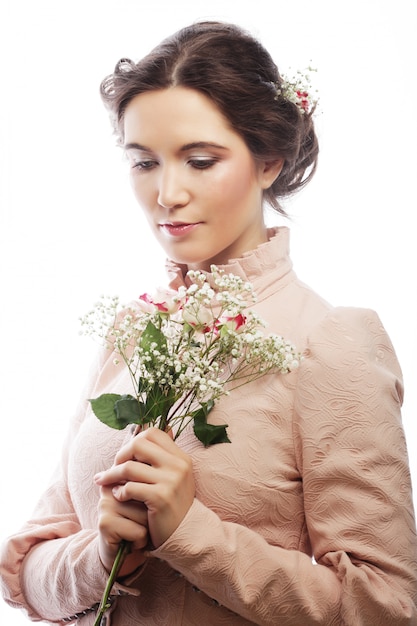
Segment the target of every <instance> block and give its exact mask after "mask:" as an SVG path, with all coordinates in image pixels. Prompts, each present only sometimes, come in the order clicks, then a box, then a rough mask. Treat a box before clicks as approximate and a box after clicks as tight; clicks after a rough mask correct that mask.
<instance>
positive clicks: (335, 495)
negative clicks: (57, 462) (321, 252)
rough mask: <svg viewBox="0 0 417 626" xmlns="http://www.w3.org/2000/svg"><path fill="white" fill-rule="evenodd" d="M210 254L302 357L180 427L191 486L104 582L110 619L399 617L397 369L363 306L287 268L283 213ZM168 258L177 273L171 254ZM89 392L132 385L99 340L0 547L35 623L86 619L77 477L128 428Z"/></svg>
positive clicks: (411, 571) (107, 454) (110, 452)
mask: <svg viewBox="0 0 417 626" xmlns="http://www.w3.org/2000/svg"><path fill="white" fill-rule="evenodd" d="M226 269H227V270H228V271H231V272H233V273H235V274H239V275H241V276H244V277H245V278H246V279H247V280H250V281H251V282H252V283H253V285H254V288H255V291H256V292H257V295H258V302H257V304H256V306H255V308H256V310H257V312H258V313H259V314H260V315H261V316H262V317H263V318H264V319H265V320H266V321H267V322H268V328H267V330H268V332H275V333H279V334H282V335H283V336H284V337H285V338H287V339H289V340H291V341H292V342H293V343H294V344H295V345H296V346H297V348H298V349H300V350H303V351H304V356H305V358H304V361H303V362H302V365H301V367H300V368H299V369H298V370H297V371H295V372H293V373H291V374H289V375H285V376H282V375H274V376H267V377H264V378H263V379H260V380H258V381H257V382H253V383H250V384H248V385H246V386H244V387H242V388H240V389H239V390H237V391H235V392H232V393H231V395H230V396H228V397H225V398H223V399H222V400H221V401H220V402H219V403H218V405H217V406H216V408H215V409H214V410H213V411H212V412H211V413H210V421H212V422H213V423H227V424H228V425H229V426H228V434H229V437H230V439H231V443H225V444H219V445H215V446H213V447H209V448H204V447H203V446H202V444H201V443H200V442H199V441H198V440H197V439H196V438H195V437H194V434H193V431H192V428H189V429H188V430H186V431H185V432H184V433H183V435H182V436H181V437H180V439H179V440H178V444H179V445H180V446H181V447H182V448H183V449H184V450H186V451H187V453H188V454H190V455H191V457H192V459H193V464H194V468H195V480H196V485H197V493H196V498H195V501H194V503H193V505H192V507H191V509H190V510H189V512H188V514H187V515H186V517H185V519H184V520H183V522H182V523H181V524H180V526H179V527H178V528H177V530H176V531H175V532H174V533H173V535H172V536H171V537H170V538H169V539H168V540H167V541H166V543H164V544H163V545H162V546H161V547H160V548H158V549H157V550H155V551H154V552H153V558H150V559H148V561H147V563H146V565H145V567H144V568H143V569H142V570H141V571H140V573H139V574H138V575H136V576H132V578H131V580H127V581H125V584H123V585H121V584H116V585H115V587H114V589H113V594H112V596H113V600H114V602H113V605H112V609H111V616H110V617H111V623H112V626H137V625H139V624H143V625H146V626H154V625H155V626H156V625H160V626H177V625H178V626H179V625H183V626H192V625H196V624H202V625H207V626H213V625H216V626H221V625H224V626H238V625H239V626H243V625H244V624H262V625H265V626H266V625H269V626H313V625H315V626H317V625H318V624H321V625H323V626H333V625H334V626H336V625H338V626H339V625H344V626H394V625H396V626H400V625H401V626H403V625H404V626H405V625H406V624H407V625H409V626H411V625H416V624H417V608H416V603H417V540H416V527H415V520H414V512H413V505H412V496H411V485H410V474H409V467H408V460H407V450H406V442H405V439H404V433H403V429H402V425H401V417H400V406H401V399H402V382H401V371H400V367H399V365H398V362H397V359H396V356H395V353H394V351H393V348H392V345H391V343H390V340H389V338H388V337H387V334H386V332H385V330H384V328H383V326H382V324H381V322H380V320H379V319H378V317H377V315H376V314H375V313H374V312H372V311H369V310H363V309H355V308H333V307H332V306H330V305H329V304H328V303H326V302H324V301H323V300H322V299H321V298H320V297H319V296H317V294H315V293H314V292H313V291H311V290H310V289H309V288H308V287H307V286H305V285H304V284H303V283H301V282H300V281H299V280H298V279H297V277H296V275H295V274H294V272H293V270H292V264H291V261H290V258H289V256H288V230H287V228H285V227H283V228H279V229H275V230H273V231H272V232H271V238H270V241H269V242H268V243H265V244H262V245H261V246H259V247H258V248H257V249H256V250H254V251H252V252H250V253H248V254H247V255H245V256H244V257H242V258H241V259H238V260H235V261H232V262H231V263H230V264H229V265H228V266H227V268H226ZM169 270H170V272H171V278H172V281H171V284H172V285H173V286H178V285H179V284H180V283H181V281H182V274H181V268H178V267H176V266H173V265H172V264H171V265H170V266H169ZM106 391H107V392H109V391H112V392H130V391H131V388H130V382H129V380H128V377H127V374H126V371H125V370H124V369H122V368H121V366H120V365H119V366H117V367H116V366H114V364H113V359H112V356H111V355H110V354H109V353H108V352H103V353H102V354H101V355H100V357H99V359H98V362H97V364H96V366H95V368H94V371H93V372H92V375H91V381H90V384H89V386H88V388H87V389H86V391H85V394H84V395H83V398H82V401H81V403H80V408H79V411H78V412H77V414H76V415H75V417H74V419H73V421H72V423H71V425H70V428H69V433H68V439H67V442H66V445H65V454H64V456H63V458H62V463H61V466H60V467H59V468H58V469H57V471H56V473H55V476H54V478H53V481H52V482H51V484H50V486H49V488H48V489H47V490H46V491H45V493H44V494H43V496H42V497H41V499H40V501H39V505H38V506H37V508H36V510H35V511H34V513H33V517H32V519H31V520H29V521H28V522H27V524H26V525H25V526H24V527H23V528H22V529H21V530H20V531H19V532H17V533H16V534H15V535H13V536H12V537H10V538H8V539H7V541H6V542H5V543H4V545H3V550H2V556H1V570H0V571H1V580H2V590H3V595H4V598H5V599H6V601H7V602H8V603H9V604H11V605H12V606H16V607H20V608H23V609H24V610H25V611H26V612H27V614H28V615H29V617H30V618H31V619H32V620H34V621H38V620H44V621H46V622H47V623H50V624H66V623H70V622H71V621H73V622H75V623H77V624H80V625H82V626H87V625H89V624H90V625H91V624H93V622H94V612H93V611H89V609H90V608H91V607H92V605H94V604H95V603H96V602H98V601H99V600H100V598H101V594H102V591H103V589H104V586H105V583H106V580H107V572H106V571H105V570H104V569H103V567H102V566H101V564H100V560H99V556H98V540H97V502H98V497H99V494H98V489H97V487H96V486H95V485H94V483H93V476H94V474H95V473H96V472H98V471H100V470H103V469H106V468H107V467H109V466H110V465H111V464H112V462H113V458H114V455H115V453H116V452H117V450H118V449H119V448H120V446H121V445H122V443H123V442H124V441H126V440H127V438H128V437H130V436H131V434H130V428H128V429H126V431H122V432H119V431H114V430H112V429H110V428H108V427H106V426H104V425H103V424H101V423H100V422H99V421H98V419H97V418H96V417H94V416H93V415H92V413H91V411H90V408H89V403H88V402H87V398H92V397H96V396H97V395H99V394H101V393H103V392H106ZM312 557H314V559H313V558H312ZM108 623H109V622H108Z"/></svg>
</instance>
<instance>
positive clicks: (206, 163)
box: [187, 158, 218, 170]
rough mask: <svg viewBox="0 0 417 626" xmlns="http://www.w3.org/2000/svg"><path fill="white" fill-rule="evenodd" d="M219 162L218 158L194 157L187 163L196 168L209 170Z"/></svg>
mask: <svg viewBox="0 0 417 626" xmlns="http://www.w3.org/2000/svg"><path fill="white" fill-rule="evenodd" d="M217 162H218V159H213V158H210V159H207V158H192V159H189V160H188V161H187V163H188V164H189V165H191V167H193V168H194V169H196V170H207V169H208V168H209V167H213V165H215V164H216V163H217Z"/></svg>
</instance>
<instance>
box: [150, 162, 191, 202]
mask: <svg viewBox="0 0 417 626" xmlns="http://www.w3.org/2000/svg"><path fill="white" fill-rule="evenodd" d="M188 200H189V192H188V190H187V187H186V185H185V181H184V172H181V171H180V170H179V168H178V167H171V166H165V167H161V170H160V177H159V185H158V204H159V205H160V206H162V207H163V208H165V209H177V208H181V207H183V206H185V205H186V204H187V203H188Z"/></svg>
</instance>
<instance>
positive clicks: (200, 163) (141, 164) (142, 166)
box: [132, 158, 218, 172]
mask: <svg viewBox="0 0 417 626" xmlns="http://www.w3.org/2000/svg"><path fill="white" fill-rule="evenodd" d="M217 160H218V159H213V158H208V159H189V160H188V161H187V164H188V165H191V167H192V168H193V169H196V170H207V169H209V168H210V167H213V165H215V164H216V163H217ZM157 164H158V162H157V161H152V160H147V161H146V160H144V161H136V162H135V161H133V163H132V169H133V170H135V169H136V170H139V171H142V172H144V171H149V170H152V169H153V168H154V167H155V165H157Z"/></svg>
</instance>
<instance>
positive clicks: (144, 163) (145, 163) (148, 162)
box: [130, 159, 158, 171]
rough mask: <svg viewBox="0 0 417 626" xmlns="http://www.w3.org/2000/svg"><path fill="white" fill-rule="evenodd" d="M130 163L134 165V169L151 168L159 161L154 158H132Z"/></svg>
mask: <svg viewBox="0 0 417 626" xmlns="http://www.w3.org/2000/svg"><path fill="white" fill-rule="evenodd" d="M130 165H131V167H132V169H134V170H142V171H144V170H151V169H153V168H154V167H155V166H156V165H158V162H157V161H155V160H153V159H143V160H141V161H139V160H137V159H131V160H130Z"/></svg>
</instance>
